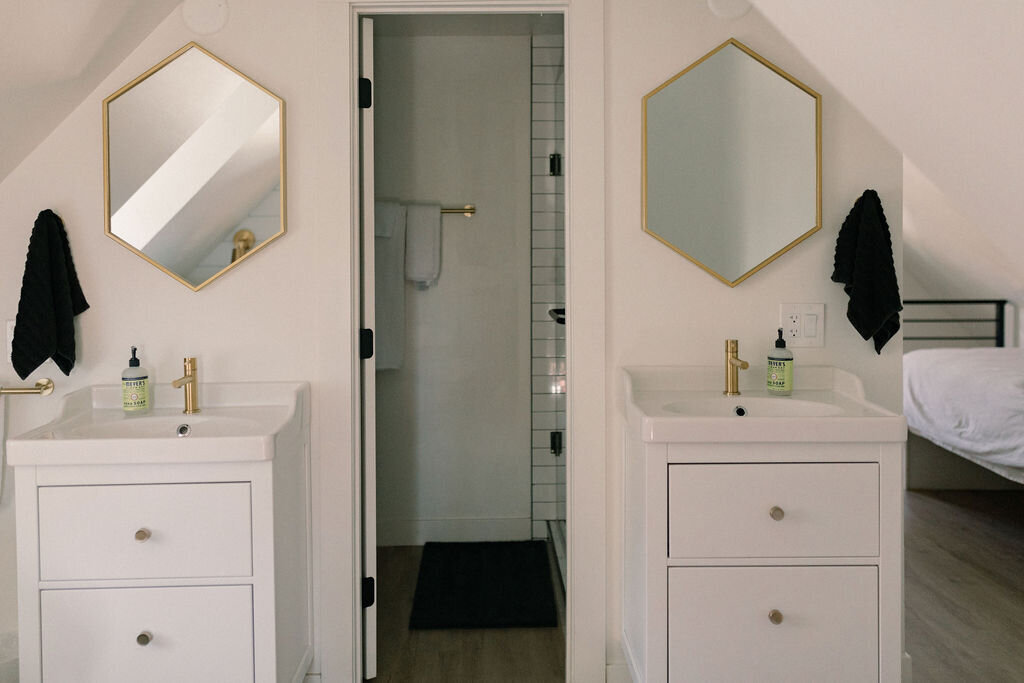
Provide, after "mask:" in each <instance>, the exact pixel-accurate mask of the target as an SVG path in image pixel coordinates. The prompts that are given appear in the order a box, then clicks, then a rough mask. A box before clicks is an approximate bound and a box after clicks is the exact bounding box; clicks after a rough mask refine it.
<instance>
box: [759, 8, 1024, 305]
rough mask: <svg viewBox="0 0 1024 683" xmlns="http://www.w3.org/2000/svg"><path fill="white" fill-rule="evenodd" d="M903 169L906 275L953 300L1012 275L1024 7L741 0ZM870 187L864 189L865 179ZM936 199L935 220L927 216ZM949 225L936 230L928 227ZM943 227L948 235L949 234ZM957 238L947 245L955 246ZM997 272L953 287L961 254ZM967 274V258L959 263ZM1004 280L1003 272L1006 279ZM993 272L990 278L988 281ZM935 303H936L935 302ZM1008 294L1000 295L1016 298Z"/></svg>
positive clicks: (1022, 158) (1021, 148)
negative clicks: (995, 260)
mask: <svg viewBox="0 0 1024 683" xmlns="http://www.w3.org/2000/svg"><path fill="white" fill-rule="evenodd" d="M752 1H753V3H754V5H755V6H756V7H757V8H758V10H759V11H760V12H761V13H762V14H764V16H765V17H766V18H767V19H768V20H769V21H770V22H772V23H773V24H774V25H775V26H776V27H777V28H778V29H779V30H780V31H781V32H782V33H784V34H785V35H786V36H787V38H788V39H789V40H790V41H791V42H792V43H793V44H794V45H795V46H796V47H797V48H798V49H799V50H800V51H801V52H803V53H804V55H805V56H806V57H807V58H808V59H809V60H810V61H811V62H813V63H814V64H815V66H816V67H817V68H818V69H819V70H820V71H821V72H822V73H823V74H824V75H825V76H826V77H827V78H828V80H829V81H830V82H831V83H832V84H833V85H834V86H835V87H836V88H837V89H838V90H839V91H840V92H842V93H843V95H844V96H845V97H846V98H847V99H848V100H849V101H850V102H852V103H853V104H854V106H856V107H857V108H858V109H860V111H861V112H862V113H863V114H864V116H865V117H866V118H867V119H868V120H870V121H871V122H872V123H873V124H874V125H875V126H876V127H877V128H878V129H879V131H880V132H881V133H882V134H883V135H884V136H885V137H886V138H888V140H889V141H890V142H891V143H892V144H893V145H894V146H896V147H897V148H899V149H901V150H903V153H904V154H905V155H906V157H907V159H908V160H909V161H910V162H911V164H912V166H911V168H910V174H909V175H908V177H907V179H906V185H905V187H904V192H905V194H904V201H905V203H906V206H907V208H908V212H909V213H910V214H912V215H915V216H916V219H915V221H914V223H915V224H914V226H913V227H912V229H911V230H908V231H907V233H906V234H905V235H904V237H905V241H904V250H905V256H906V263H907V266H908V268H912V267H914V265H915V263H916V264H917V265H918V266H920V265H926V266H927V267H928V269H929V270H928V272H927V273H916V274H917V275H919V276H920V279H921V280H922V282H924V281H926V280H928V279H931V280H932V281H933V282H934V283H936V284H939V283H938V280H940V279H943V273H944V272H945V275H946V277H945V280H946V281H945V282H943V283H941V284H942V285H943V286H942V289H944V290H946V291H948V290H950V289H955V290H957V295H959V296H969V295H979V294H983V293H986V292H980V291H973V292H972V291H967V289H968V287H969V288H971V289H973V290H979V289H985V290H988V289H998V288H1000V287H1009V288H1012V287H1014V286H1015V284H1014V283H1019V282H1020V281H1021V279H1022V278H1021V276H1022V275H1024V231H1021V229H1020V227H1019V225H1018V223H1019V221H1020V218H1021V217H1022V216H1024V125H1022V124H1021V114H1022V112H1024V88H1021V87H1020V84H1019V80H1020V73H1021V69H1022V67H1024V3H1021V2H1015V1H1012V0H971V2H964V0H898V2H894V1H893V0H856V2H850V1H849V0H820V1H818V2H807V1H806V0H752ZM866 180H867V181H868V182H870V179H866ZM936 198H940V199H941V200H942V201H943V202H944V204H946V205H947V206H944V207H943V208H942V209H941V210H933V208H934V207H932V206H929V204H930V203H932V201H933V200H934V199H936ZM952 216H955V219H953V218H951V220H952V222H951V223H947V224H946V227H945V228H944V229H943V230H944V231H945V235H944V234H943V230H934V229H933V228H934V227H935V226H936V225H937V222H938V221H941V220H943V219H944V217H945V218H950V217H952ZM954 228H957V229H958V233H957V234H954ZM957 237H959V239H957ZM965 246H966V248H967V249H975V250H977V251H978V253H1002V254H1004V255H1006V258H1005V259H1004V260H1005V262H1006V263H1000V264H999V267H998V268H994V269H991V272H990V273H986V272H985V270H984V269H982V270H981V271H977V270H972V271H971V272H970V273H969V275H970V278H968V279H970V280H971V282H967V281H961V282H959V283H953V284H952V286H951V283H950V282H949V280H951V279H954V278H958V277H959V278H961V279H963V278H964V277H966V275H967V274H968V272H967V271H966V270H965V266H964V263H963V261H964V260H963V259H962V258H961V257H962V255H963V249H964V248H965ZM968 260H969V261H971V262H975V263H977V261H978V259H968ZM1007 269H1009V272H1007ZM996 273H998V276H996ZM936 294H938V292H937V293H936ZM1021 294H1024V293H1022V292H1020V291H1007V290H1005V289H1004V290H1002V291H1001V295H1003V296H1008V297H1010V298H1019V297H1020V295H1021Z"/></svg>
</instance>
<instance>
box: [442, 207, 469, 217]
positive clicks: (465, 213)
mask: <svg viewBox="0 0 1024 683" xmlns="http://www.w3.org/2000/svg"><path fill="white" fill-rule="evenodd" d="M441 213H461V214H462V215H463V216H465V217H466V218H469V217H470V216H472V215H473V214H474V213H476V207H475V206H473V205H472V204H466V205H465V206H464V207H462V208H461V209H446V208H444V207H441Z"/></svg>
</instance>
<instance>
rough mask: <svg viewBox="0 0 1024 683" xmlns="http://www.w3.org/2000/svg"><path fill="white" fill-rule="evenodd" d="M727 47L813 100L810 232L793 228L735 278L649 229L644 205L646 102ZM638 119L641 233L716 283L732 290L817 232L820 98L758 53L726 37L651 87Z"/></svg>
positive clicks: (818, 222)
mask: <svg viewBox="0 0 1024 683" xmlns="http://www.w3.org/2000/svg"><path fill="white" fill-rule="evenodd" d="M729 46H733V47H735V48H737V49H738V50H740V51H741V52H742V53H743V54H745V55H747V56H748V57H750V58H751V59H753V60H754V61H755V62H757V63H759V64H761V65H762V66H764V67H765V68H767V69H768V70H769V71H768V72H766V73H773V74H774V75H777V76H779V77H781V78H782V79H784V82H788V83H789V84H791V85H793V86H795V87H796V88H798V89H799V90H800V91H802V92H803V93H806V94H807V95H809V96H810V97H811V98H813V106H814V114H813V116H814V139H813V144H814V159H815V160H814V168H813V174H814V185H815V190H814V208H813V214H814V225H813V226H812V227H811V228H810V229H808V230H805V231H804V230H801V229H799V228H797V230H799V232H797V231H796V230H794V231H790V232H789V233H788V234H786V235H782V236H780V237H779V240H780V241H781V243H780V244H779V245H778V247H777V248H776V247H775V246H772V247H770V249H764V250H763V252H767V253H766V254H765V256H764V257H763V259H762V257H761V256H756V257H755V258H756V259H758V260H759V262H758V263H756V265H753V266H752V267H749V268H748V267H746V266H744V267H743V268H744V270H743V272H742V273H741V274H739V275H738V276H730V275H725V274H722V273H720V272H718V271H717V270H716V269H715V268H713V267H711V266H709V265H707V264H705V263H704V262H703V261H702V259H701V258H699V257H698V256H695V255H694V254H691V253H688V251H687V249H686V248H684V246H680V245H679V244H676V243H674V242H673V241H672V239H670V238H669V237H667V236H666V235H663V234H660V233H659V232H658V230H657V229H656V228H654V227H652V226H651V225H650V224H649V218H650V213H651V212H650V211H649V206H648V199H649V197H648V187H649V182H648V181H649V177H650V175H649V174H650V169H649V164H650V158H649V154H648V149H649V147H648V145H649V143H650V140H649V138H648V134H649V131H648V113H649V112H648V109H649V105H650V103H651V101H652V98H654V97H655V96H657V95H658V94H659V93H661V92H663V91H664V90H665V89H666V88H668V87H669V86H671V85H672V84H673V83H675V82H677V81H678V80H679V79H680V78H682V77H683V76H685V75H686V74H688V73H690V72H692V71H693V70H694V69H696V68H697V67H699V66H700V65H701V64H704V63H705V62H706V61H707V60H709V59H710V58H712V57H713V56H715V55H716V54H718V53H719V52H720V51H722V50H724V49H725V48H727V47H729ZM642 120H643V131H642V138H643V140H642V164H643V172H642V176H643V177H642V185H643V186H642V221H643V230H644V232H646V233H647V234H649V235H651V236H652V237H654V238H655V239H657V240H658V241H659V242H661V243H663V244H665V245H666V246H668V247H669V248H671V249H672V250H674V251H675V252H677V253H678V254H680V255H681V256H683V257H685V258H686V259H688V260H689V261H691V262H693V263H694V264H696V265H697V266H699V267H700V268H702V269H703V270H705V271H706V272H708V273H710V274H711V275H713V276H714V277H715V278H717V279H718V280H720V281H722V282H724V283H725V284H727V285H729V286H730V287H735V286H736V285H738V284H739V283H741V282H743V281H744V280H746V279H747V278H749V277H750V276H751V275H753V274H754V273H756V272H757V271H759V270H761V269H762V268H764V267H765V266H766V265H768V264H769V263H771V262H772V261H774V260H775V259H777V258H779V257H780V256H781V255H782V254H784V253H786V252H787V251H789V250H790V249H792V248H793V247H795V246H796V245H797V244H799V243H800V242H803V241H804V240H805V239H807V238H808V237H810V236H811V235H812V234H814V233H815V232H817V231H818V230H820V229H821V165H822V162H821V95H819V94H818V93H817V92H816V91H814V90H812V89H811V88H809V87H808V86H806V85H805V84H804V83H802V82H800V81H799V80H797V79H796V78H794V77H793V76H791V75H790V74H788V73H786V72H785V71H783V70H782V69H780V68H779V67H777V66H776V65H774V64H772V63H771V62H769V61H768V60H766V59H765V58H763V57H761V56H760V55H759V54H757V53H756V52H754V51H753V50H751V49H750V48H748V47H747V46H746V45H743V44H742V43H740V42H739V41H738V40H735V39H733V38H730V39H729V40H727V41H725V42H724V43H722V44H721V45H719V46H718V47H716V48H715V49H713V50H711V51H710V52H708V53H707V54H706V55H704V56H703V57H701V58H700V59H698V60H697V61H695V62H694V63H693V64H691V65H690V66H688V67H686V68H685V69H683V70H682V71H680V72H679V73H678V74H676V75H674V76H673V77H672V78H670V79H668V80H667V81H665V82H664V83H662V84H661V85H659V86H658V87H657V88H655V89H654V90H652V91H651V92H649V93H647V95H645V96H644V98H643V119H642ZM685 125H686V124H685V122H683V123H680V124H679V126H685ZM807 134H808V135H809V131H808V133H807ZM684 163H685V162H684ZM808 171H809V169H808ZM758 177H759V178H765V177H771V174H770V173H759V174H758ZM805 225H806V224H805ZM700 227H701V229H702V230H705V231H710V230H714V229H715V227H716V226H700ZM794 233H795V234H796V236H795V238H794V237H793V234H794ZM733 246H735V245H733ZM763 252H761V253H763ZM751 261H753V259H751Z"/></svg>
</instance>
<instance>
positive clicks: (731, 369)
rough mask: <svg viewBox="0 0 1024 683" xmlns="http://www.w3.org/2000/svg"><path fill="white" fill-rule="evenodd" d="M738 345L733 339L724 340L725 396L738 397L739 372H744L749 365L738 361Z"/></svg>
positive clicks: (743, 361)
mask: <svg viewBox="0 0 1024 683" xmlns="http://www.w3.org/2000/svg"><path fill="white" fill-rule="evenodd" d="M739 352H740V343H739V341H737V340H735V339H726V340H725V391H723V392H722V393H723V394H725V395H726V396H739V395H740V372H739V371H740V370H746V369H747V368H749V367H750V363H748V362H747V361H745V360H740V359H739Z"/></svg>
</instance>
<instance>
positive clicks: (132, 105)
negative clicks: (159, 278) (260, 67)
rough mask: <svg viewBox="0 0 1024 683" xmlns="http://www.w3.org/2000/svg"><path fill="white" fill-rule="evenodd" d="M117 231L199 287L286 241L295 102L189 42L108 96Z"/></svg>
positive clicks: (108, 197) (108, 189) (107, 172)
mask: <svg viewBox="0 0 1024 683" xmlns="http://www.w3.org/2000/svg"><path fill="white" fill-rule="evenodd" d="M103 142H104V144H103V170H104V174H103V176H104V192H105V204H106V234H107V235H109V236H110V237H111V238H113V239H115V240H116V241H118V242H120V243H121V244H123V245H124V246H125V247H127V248H128V249H130V250H132V251H134V252H135V253H136V254H138V255H139V256H141V257H142V258H144V259H146V260H147V261H149V262H150V263H152V264H153V265H155V266H156V267H158V268H160V269H161V270H162V271H164V272H165V273H167V274H168V275H170V276H171V277H173V278H175V279H176V280H178V281H179V282H181V283H182V284H185V285H187V286H188V287H190V288H191V289H193V290H199V289H202V288H203V287H205V286H206V285H208V284H210V283H211V282H212V281H213V280H215V279H217V278H218V277H220V276H221V275H223V274H224V273H226V272H227V271H228V270H231V269H232V268H234V267H235V266H237V265H239V264H240V263H242V262H243V261H245V260H246V259H247V258H249V257H250V256H252V255H253V254H254V253H255V252H257V251H259V250H260V249H262V248H264V247H265V246H267V244H269V243H270V242H272V241H273V240H275V239H277V238H278V237H280V236H281V235H283V234H284V233H285V223H286V221H285V182H284V181H285V173H284V163H285V162H284V159H285V156H284V100H282V99H281V98H280V97H278V96H277V95H275V94H274V93H272V92H270V91H269V90H267V89H266V88H264V87H263V86H261V85H260V84H258V83H256V82H255V81H253V80H252V79H250V78H249V77H247V76H246V75H244V74H243V73H241V72H240V71H238V70H237V69H235V68H234V67H232V66H230V65H229V64H227V63H226V62H224V61H222V60H220V59H218V58H217V57H215V56H214V55H212V54H210V53H209V52H207V51H206V50H204V49H203V48H201V47H199V46H198V45H196V44H195V43H189V44H188V45H186V46H185V47H183V48H181V49H180V50H178V51H177V52H175V53H174V54H173V55H171V56H170V57H168V58H167V59H165V60H164V61H162V62H160V63H159V64H157V65H156V66H154V67H153V68H152V69H150V70H149V71H147V72H146V73H144V74H142V75H141V76H139V77H138V78H136V79H135V80H133V81H132V82H131V83H129V84H127V85H126V86H124V87H123V88H121V89H120V90H118V91H117V92H115V93H114V94H113V95H111V96H110V97H108V98H107V99H105V100H103Z"/></svg>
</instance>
